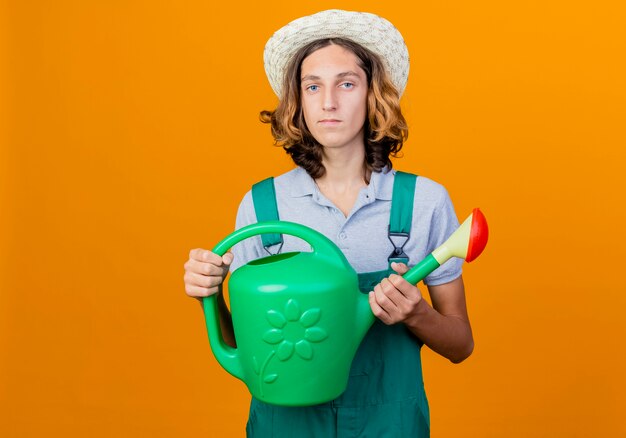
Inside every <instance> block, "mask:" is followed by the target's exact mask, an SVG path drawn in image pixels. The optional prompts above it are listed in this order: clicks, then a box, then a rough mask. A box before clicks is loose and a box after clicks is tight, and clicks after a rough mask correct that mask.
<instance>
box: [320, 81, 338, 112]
mask: <svg viewBox="0 0 626 438" xmlns="http://www.w3.org/2000/svg"><path fill="white" fill-rule="evenodd" d="M322 109H323V110H324V111H334V110H336V109H337V96H336V95H335V90H334V89H333V88H332V87H328V88H326V91H325V93H324V103H323V105H322Z"/></svg>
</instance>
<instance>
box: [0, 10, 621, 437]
mask: <svg viewBox="0 0 626 438" xmlns="http://www.w3.org/2000/svg"><path fill="white" fill-rule="evenodd" d="M621 3H622V2H619V1H617V0H616V1H614V2H609V1H597V2H579V1H574V2H572V1H551V2H545V1H523V2H521V1H520V2H513V3H511V2H501V1H484V0H478V1H475V2H465V1H459V0H457V1H448V2H435V1H421V2H415V3H412V4H411V5H409V2H399V1H393V0H390V1H387V2H379V1H363V0H360V1H358V2H357V1H332V2H331V1H318V2H315V4H314V5H312V6H309V5H303V4H299V3H298V2H292V1H282V2H250V4H241V3H233V2H220V3H219V4H217V3H212V2H206V1H195V2H194V1H191V2H178V3H177V2H170V1H163V0H155V1H150V2H148V1H143V2H141V1H100V2H82V1H60V0H59V1H17V0H15V1H8V2H7V1H5V2H2V3H1V5H2V6H0V8H1V9H0V13H1V15H0V17H1V18H0V20H1V21H0V41H1V42H2V43H1V45H0V50H1V52H0V56H1V57H0V75H1V76H0V121H1V122H0V123H2V124H3V125H2V130H1V131H0V135H1V136H0V141H1V150H0V153H1V155H0V196H1V198H0V201H1V204H0V206H1V212H0V221H1V227H0V243H1V253H0V257H1V258H0V263H1V265H0V269H1V270H0V274H1V275H0V435H2V436H3V437H35V436H59V437H61V436H63V437H82V436H89V437H110V436H116V437H119V438H121V437H137V436H154V437H196V436H243V434H244V433H243V427H244V423H245V420H246V418H247V408H248V405H247V403H248V394H247V390H246V388H245V386H244V385H243V384H242V383H241V382H240V381H238V380H236V379H234V378H232V377H230V376H229V375H228V374H226V373H225V372H224V371H223V370H222V369H221V368H220V366H219V365H218V364H217V363H216V361H215V360H214V358H213V356H212V354H211V352H210V350H209V344H208V340H207V338H206V332H205V328H204V322H203V319H202V314H201V311H200V308H199V305H198V304H197V303H196V302H195V301H194V300H192V299H189V298H187V297H186V296H185V293H184V290H183V280H182V277H183V263H184V262H185V260H186V259H187V256H188V251H189V250H190V249H191V248H194V247H205V248H210V247H212V245H214V244H215V243H216V242H217V241H219V240H220V239H221V238H223V237H224V236H226V235H227V234H228V233H229V232H230V231H231V230H232V227H233V224H234V217H235V212H236V208H237V205H238V203H239V201H240V199H241V197H242V196H243V194H244V193H245V192H246V191H247V190H248V189H249V187H250V186H251V184H252V183H254V182H256V181H258V180H259V179H261V178H264V177H266V176H269V175H278V174H280V173H282V172H284V171H286V170H288V169H290V167H291V163H290V162H289V160H288V157H287V156H286V155H285V154H284V152H283V151H282V150H280V149H277V148H274V147H273V146H272V138H271V136H270V133H269V129H268V127H267V126H265V125H262V124H260V123H259V122H258V112H259V110H261V109H271V108H273V106H274V105H275V103H276V98H275V96H274V95H273V94H272V91H271V89H270V87H269V85H268V83H267V81H266V79H265V74H264V71H263V63H262V51H263V46H264V44H265V41H266V40H267V38H268V37H269V36H270V35H271V34H272V33H273V32H274V31H275V30H276V29H278V28H279V27H280V26H282V25H283V24H285V23H287V22H288V21H290V20H291V19H294V18H296V17H299V16H302V15H305V14H309V13H313V12H317V11H319V10H323V9H328V8H333V7H334V8H343V9H349V10H355V9H356V10H366V11H371V12H375V13H378V14H380V15H383V16H385V17H386V18H388V19H389V20H390V21H392V22H393V23H394V24H395V25H396V26H397V27H398V28H399V29H400V31H401V32H402V33H403V35H404V37H405V39H406V42H407V45H408V47H409V51H410V54H411V73H410V79H409V84H408V88H407V91H406V93H405V95H404V97H403V107H404V110H405V113H406V116H407V119H408V122H409V125H410V130H411V132H410V138H409V141H408V143H407V144H406V147H405V149H404V157H403V158H401V159H398V160H396V161H395V165H396V167H398V168H401V169H404V170H407V171H412V172H416V173H419V174H422V175H426V176H428V177H430V178H433V179H435V180H437V181H439V182H441V183H442V184H444V185H445V186H446V187H447V188H448V190H449V192H450V195H451V197H452V199H453V201H454V203H455V206H456V209H457V213H458V215H459V218H460V219H463V218H464V217H465V216H466V215H467V214H468V213H469V212H470V210H471V208H472V207H474V206H480V207H481V208H482V210H483V211H484V212H485V214H486V215H487V218H488V220H489V222H490V227H491V232H492V235H491V240H490V243H489V246H488V247H487V249H486V252H485V254H484V255H483V256H482V257H481V258H480V259H479V260H478V261H477V262H475V263H474V264H472V265H467V266H466V267H465V279H466V285H467V296H468V304H469V311H470V316H471V319H472V324H473V328H474V335H475V339H476V349H475V352H474V354H473V356H472V357H470V358H469V359H468V360H467V361H466V362H464V363H463V364H461V365H452V364H450V363H448V362H447V361H446V360H444V359H442V358H441V357H438V356H435V355H434V354H433V353H432V352H430V351H425V352H424V354H423V356H424V362H425V365H424V366H425V380H426V389H427V392H428V394H429V398H430V403H431V411H432V430H433V436H434V437H460V436H470V437H529V436H533V437H555V436H567V437H583V436H584V437H591V436H594V437H595V436H607V437H608V436H619V435H621V436H625V435H626V422H625V421H624V412H626V402H625V399H624V393H625V392H626V384H625V381H626V379H625V377H624V370H625V369H626V358H625V353H624V351H625V342H624V338H625V335H626V326H625V324H624V322H623V321H624V317H623V314H624V307H625V305H626V298H625V294H626V288H625V287H624V281H623V276H622V273H621V269H623V262H624V255H623V254H624V247H625V246H626V238H625V235H626V234H625V233H624V231H623V230H624V228H623V224H624V221H625V220H626V213H625V212H626V209H625V208H624V201H625V199H624V194H623V193H624V187H625V186H626V185H625V184H624V165H625V164H626V160H625V152H624V149H625V146H626V141H625V140H626V138H625V137H626V135H625V130H624V121H625V110H626V87H625V84H624V78H625V77H626V68H625V62H624V53H626V32H625V31H624V17H625V15H624V9H623V8H622V7H621V6H619V5H621Z"/></svg>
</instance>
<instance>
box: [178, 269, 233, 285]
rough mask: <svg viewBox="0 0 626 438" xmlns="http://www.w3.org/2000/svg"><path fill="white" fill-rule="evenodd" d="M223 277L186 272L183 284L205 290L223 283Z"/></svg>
mask: <svg viewBox="0 0 626 438" xmlns="http://www.w3.org/2000/svg"><path fill="white" fill-rule="evenodd" d="M223 281H224V280H223V277H221V276H215V275H211V276H209V275H200V274H196V273H194V272H187V273H186V274H185V284H189V285H191V286H200V287H205V288H211V287H215V286H219V285H220V284H222V282H223Z"/></svg>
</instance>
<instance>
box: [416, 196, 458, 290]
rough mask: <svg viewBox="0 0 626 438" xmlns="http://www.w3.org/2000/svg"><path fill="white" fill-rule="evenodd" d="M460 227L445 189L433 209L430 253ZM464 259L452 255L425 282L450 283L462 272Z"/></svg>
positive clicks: (429, 238) (429, 284) (433, 283)
mask: <svg viewBox="0 0 626 438" xmlns="http://www.w3.org/2000/svg"><path fill="white" fill-rule="evenodd" d="M458 227H459V220H458V219H457V217H456V213H455V212H454V206H453V205H452V201H451V200H450V196H449V195H448V192H447V191H446V190H445V189H443V190H442V196H441V197H440V202H439V203H438V205H437V207H436V208H435V210H434V211H433V215H432V219H431V223H430V232H429V234H428V253H429V254H430V253H431V252H432V251H434V250H435V249H436V248H437V247H438V246H440V245H441V244H443V242H445V241H446V240H447V239H448V237H450V235H451V234H452V233H453V232H454V231H456V229H457V228H458ZM462 266H463V260H461V259H459V258H456V257H452V258H451V259H450V260H448V261H447V262H445V263H444V264H443V265H441V266H440V267H438V268H437V269H435V270H434V271H433V272H432V273H431V274H430V275H428V276H427V277H426V278H425V279H424V284H426V285H428V286H437V285H439V284H444V283H449V282H450V281H452V280H455V279H456V278H458V277H459V276H460V275H461V273H462Z"/></svg>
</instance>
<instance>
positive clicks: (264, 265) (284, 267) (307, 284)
mask: <svg viewBox="0 0 626 438" xmlns="http://www.w3.org/2000/svg"><path fill="white" fill-rule="evenodd" d="M276 232H278V233H282V234H292V235H295V236H297V237H301V238H303V239H304V240H306V241H307V242H309V243H310V244H311V246H312V248H313V251H312V252H310V253H309V252H302V253H296V252H291V253H284V254H278V255H273V256H269V257H264V258H261V259H258V260H253V261H251V262H249V263H248V264H246V265H244V266H241V267H240V268H239V269H237V270H236V271H235V272H233V273H232V275H231V277H230V280H229V282H228V289H229V296H230V307H231V314H232V320H233V328H234V333H235V339H236V341H237V347H236V348H231V347H229V346H227V345H225V344H224V342H223V339H222V338H221V335H220V333H216V331H217V332H219V323H218V322H216V321H217V319H218V318H219V316H218V315H217V306H216V305H215V303H214V300H215V299H214V297H209V298H205V317H206V318H207V329H208V331H209V338H210V341H211V348H212V349H213V352H214V354H215V357H216V358H217V360H218V361H219V362H220V364H221V365H222V366H223V367H224V368H225V369H226V370H227V371H228V372H230V373H231V374H233V375H234V376H235V377H237V378H239V379H241V380H242V381H243V382H244V383H245V384H246V385H247V387H248V389H249V391H250V393H251V394H252V395H253V396H254V397H256V398H258V399H259V400H261V401H264V402H266V403H272V404H277V405H282V406H308V405H314V404H319V403H324V402H328V401H330V400H333V399H335V398H337V397H338V396H339V395H341V394H342V393H343V392H344V391H345V389H346V386H347V383H348V375H349V371H350V366H351V363H352V359H353V358H354V355H355V353H356V350H357V348H358V346H359V345H360V343H361V341H362V339H363V337H364V336H365V334H366V333H367V330H368V329H369V327H370V326H371V325H372V323H373V321H374V317H373V315H372V313H371V310H370V307H369V302H368V299H367V295H365V294H362V293H361V292H360V291H359V288H358V277H357V274H356V272H355V271H354V269H353V268H352V267H351V266H350V265H349V263H348V261H347V260H346V259H345V257H344V255H343V254H342V253H341V251H340V250H339V249H338V248H337V247H336V246H335V245H334V244H333V243H332V242H331V241H330V240H329V239H328V238H326V237H325V236H324V235H322V234H320V233H318V232H316V231H314V230H312V229H310V228H307V227H304V226H302V225H298V224H293V223H288V222H264V223H259V224H253V225H250V226H248V227H244V228H242V229H240V230H238V231H237V232H235V233H233V234H232V235H231V236H229V237H227V238H226V239H225V240H224V241H222V242H226V243H223V244H221V247H220V244H218V246H216V251H215V252H216V253H218V254H219V252H225V250H224V248H225V249H228V248H229V247H230V246H232V245H233V244H234V243H233V242H236V241H239V240H243V238H247V237H250V236H252V235H255V234H261V233H276ZM232 236H235V237H234V238H233V237H232ZM229 240H230V242H229ZM218 250H219V251H218ZM212 300H213V302H212Z"/></svg>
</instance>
